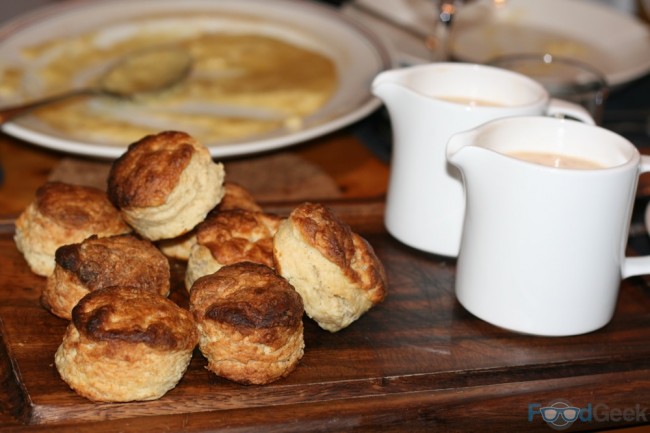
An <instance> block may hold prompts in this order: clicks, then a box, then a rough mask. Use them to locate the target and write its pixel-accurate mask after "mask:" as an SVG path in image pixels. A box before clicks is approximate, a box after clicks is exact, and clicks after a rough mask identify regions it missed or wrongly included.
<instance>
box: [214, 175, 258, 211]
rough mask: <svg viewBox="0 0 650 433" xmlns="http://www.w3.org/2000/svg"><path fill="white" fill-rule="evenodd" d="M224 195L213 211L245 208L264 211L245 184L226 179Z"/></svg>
mask: <svg viewBox="0 0 650 433" xmlns="http://www.w3.org/2000/svg"><path fill="white" fill-rule="evenodd" d="M223 188H224V192H225V193H224V196H223V198H222V199H221V201H220V202H219V204H218V205H217V207H216V208H215V209H214V211H213V212H221V211H225V210H232V209H244V210H249V211H252V212H262V207H261V206H260V205H259V204H257V202H256V201H255V198H254V197H253V195H252V194H251V193H250V192H249V191H248V190H247V189H245V188H244V187H243V186H241V185H239V184H237V183H234V182H230V181H226V182H224V184H223Z"/></svg>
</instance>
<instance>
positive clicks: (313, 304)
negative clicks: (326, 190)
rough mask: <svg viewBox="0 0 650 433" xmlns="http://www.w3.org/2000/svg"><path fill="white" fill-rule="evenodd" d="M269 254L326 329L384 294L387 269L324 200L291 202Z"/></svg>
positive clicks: (347, 320)
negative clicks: (293, 206)
mask: <svg viewBox="0 0 650 433" xmlns="http://www.w3.org/2000/svg"><path fill="white" fill-rule="evenodd" d="M273 254H274V258H275V264H276V269H277V272H278V273H279V274H280V275H282V276H283V277H284V278H286V279H287V280H288V281H289V283H291V285H293V286H294V287H295V288H296V290H297V291H298V293H300V296H302V300H303V302H304V304H305V312H306V313H307V315H308V316H309V317H311V318H312V319H314V320H315V321H316V322H317V323H318V325H319V326H320V327H321V328H323V329H326V330H328V331H330V332H336V331H339V330H340V329H343V328H345V327H346V326H348V325H350V323H352V322H354V321H355V320H357V319H358V318H359V317H360V316H361V315H362V314H363V313H365V312H366V311H367V310H368V309H370V308H371V307H372V306H373V305H375V304H377V303H378V302H381V301H382V300H383V299H384V297H385V296H386V286H387V284H386V273H385V271H384V267H383V265H382V263H381V262H380V261H379V259H378V258H377V256H376V255H375V253H374V251H373V249H372V247H371V246H370V244H368V242H366V240H365V239H363V238H362V237H361V236H359V235H358V234H356V233H354V232H352V230H351V229H350V227H349V226H348V225H347V224H345V223H343V222H342V221H340V220H339V219H338V218H337V217H336V215H334V213H332V211H331V210H330V209H328V208H326V207H325V206H323V205H320V204H313V203H304V204H302V205H300V206H298V207H297V208H295V209H294V210H293V211H292V212H291V214H290V215H289V218H288V219H287V220H286V221H285V222H283V223H282V224H281V225H280V228H279V229H278V232H277V233H276V235H275V237H274V241H273Z"/></svg>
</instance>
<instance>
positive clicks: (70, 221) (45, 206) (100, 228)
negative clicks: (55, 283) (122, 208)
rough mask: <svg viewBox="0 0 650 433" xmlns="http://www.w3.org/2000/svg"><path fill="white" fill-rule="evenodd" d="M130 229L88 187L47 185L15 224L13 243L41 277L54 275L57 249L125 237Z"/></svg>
mask: <svg viewBox="0 0 650 433" xmlns="http://www.w3.org/2000/svg"><path fill="white" fill-rule="evenodd" d="M129 232H131V228H130V227H129V226H128V225H127V224H126V223H125V222H124V220H123V219H122V217H121V216H120V213H119V211H118V210H117V209H115V207H114V206H113V205H112V204H111V202H110V201H109V200H108V197H107V196H106V193H105V192H104V191H102V190H100V189H97V188H92V187H88V186H80V185H72V184H67V183H62V182H48V183H46V184H45V185H43V186H41V187H40V188H39V189H38V190H37V191H36V197H35V199H34V201H32V202H31V203H30V204H29V206H28V207H27V209H25V211H23V213H21V214H20V216H19V217H18V220H17V221H16V234H15V235H14V241H15V242H16V247H17V248H18V250H19V251H20V252H21V253H23V256H24V257H25V260H26V261H27V263H28V264H29V267H30V268H31V270H32V271H33V272H34V273H36V274H38V275H42V276H45V277H46V276H48V275H50V274H51V273H52V272H53V271H54V253H55V252H56V250H57V248H59V247H60V246H62V245H67V244H71V243H75V242H81V241H83V240H84V239H86V238H87V237H89V236H90V235H93V234H96V235H98V236H100V237H103V236H112V235H116V234H121V233H129Z"/></svg>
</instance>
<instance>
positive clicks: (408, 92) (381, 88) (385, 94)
mask: <svg viewBox="0 0 650 433" xmlns="http://www.w3.org/2000/svg"><path fill="white" fill-rule="evenodd" d="M412 74H413V71H411V70H410V69H409V68H402V69H392V70H388V71H383V72H381V73H379V74H378V75H377V76H376V77H375V79H374V80H373V81H372V86H371V91H372V93H373V95H375V96H377V97H378V98H379V99H381V100H382V101H383V102H384V104H385V105H386V106H387V107H388V109H389V110H390V109H391V108H400V107H403V106H404V105H405V104H408V99H409V98H415V97H420V95H419V92H418V91H416V89H413V88H412V87H413V86H412V83H411V82H410V81H411V75H412Z"/></svg>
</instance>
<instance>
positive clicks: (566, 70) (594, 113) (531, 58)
mask: <svg viewBox="0 0 650 433" xmlns="http://www.w3.org/2000/svg"><path fill="white" fill-rule="evenodd" d="M490 64H491V65H492V66H496V67H498V68H503V69H509V70H511V71H515V72H519V73H521V74H524V75H527V76H529V77H530V78H533V79H534V80H536V81H538V82H539V83H540V84H542V86H544V88H545V89H546V90H547V91H548V93H549V94H550V95H551V96H552V97H554V98H558V99H563V100H566V101H571V102H574V103H576V104H578V105H581V106H582V107H584V108H585V109H586V110H587V111H588V112H589V114H590V115H591V117H593V119H594V120H595V121H596V123H597V124H602V120H603V109H604V106H605V100H606V99H607V95H608V93H609V86H608V85H607V79H606V78H605V76H604V75H603V74H601V73H600V71H598V70H597V69H595V68H593V67H592V66H591V65H588V64H586V63H583V62H581V61H579V60H575V59H572V58H566V57H560V56H553V55H551V54H512V55H509V56H503V57H497V58H495V59H493V60H492V61H491V62H490Z"/></svg>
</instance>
